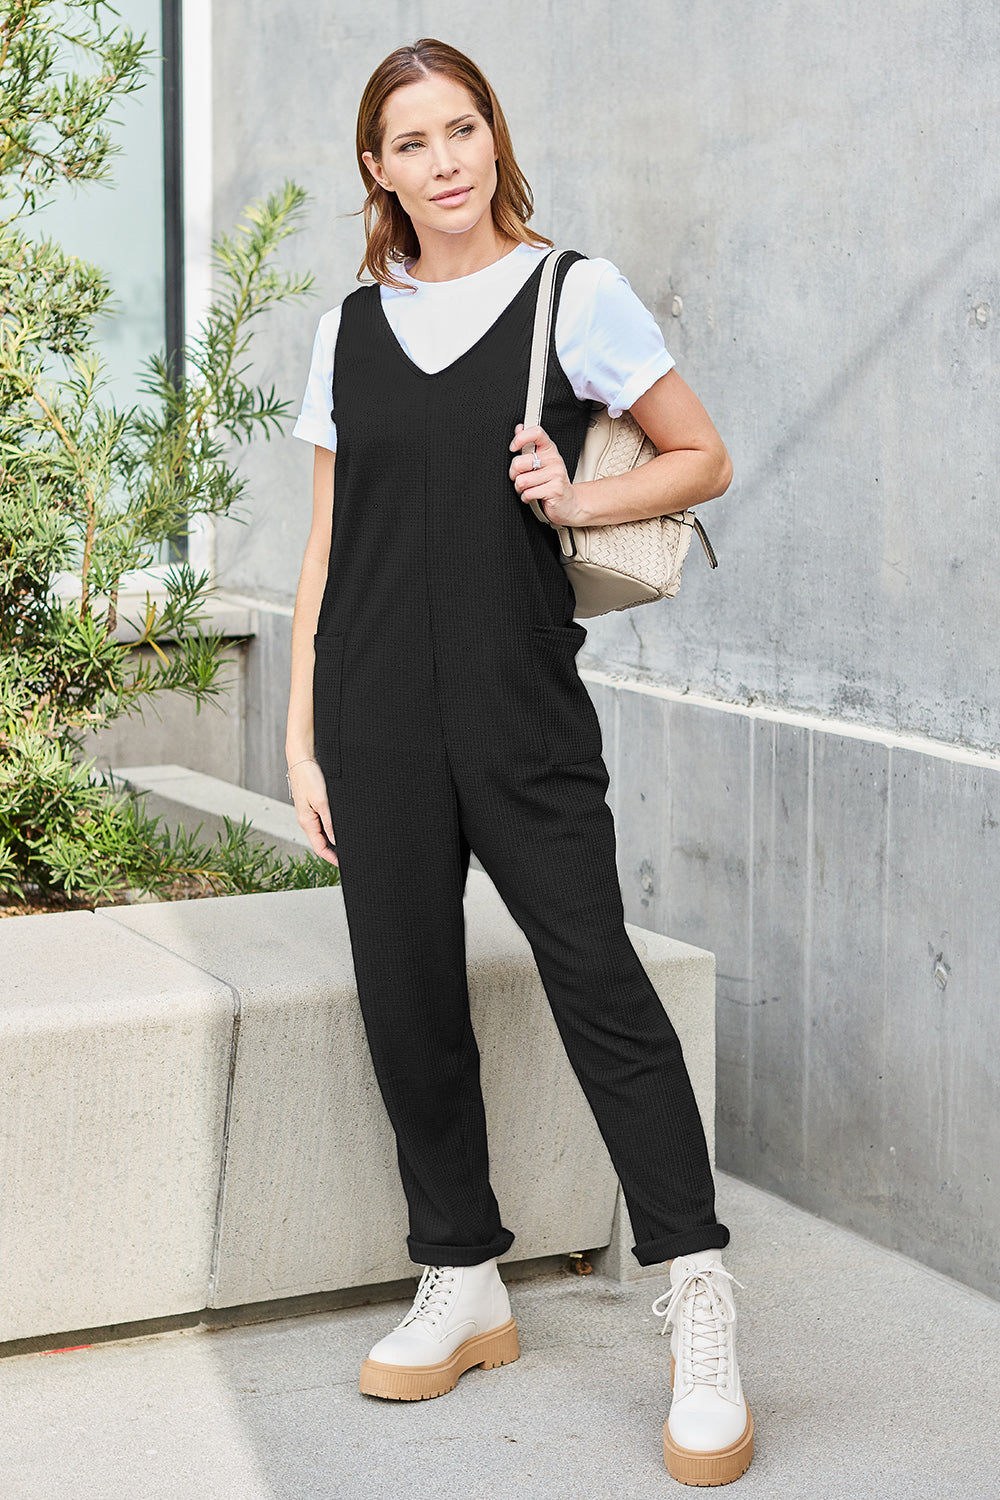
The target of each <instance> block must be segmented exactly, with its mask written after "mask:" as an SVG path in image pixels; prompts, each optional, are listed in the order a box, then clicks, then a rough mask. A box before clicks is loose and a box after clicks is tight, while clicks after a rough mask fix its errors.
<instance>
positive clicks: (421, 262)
mask: <svg viewBox="0 0 1000 1500" xmlns="http://www.w3.org/2000/svg"><path fill="white" fill-rule="evenodd" d="M418 238H419V241H420V254H419V256H418V257H417V259H416V260H415V261H414V263H413V265H412V266H411V267H410V275H411V276H412V277H413V279H414V281H457V280H458V279H459V277H461V276H472V275H473V274H474V272H476V271H484V270H485V269H486V267H487V266H491V265H493V263H494V261H498V260H500V258H501V257H502V256H504V255H506V254H508V252H509V251H511V250H513V249H514V247H515V246H516V245H517V243H518V242H517V240H511V239H508V238H507V236H506V235H504V234H501V233H500V231H499V230H498V229H497V228H496V227H495V225H494V223H493V220H492V218H491V217H490V216H488V215H487V216H485V217H484V219H482V220H480V222H479V223H478V224H477V225H475V227H474V228H473V229H470V230H469V231H468V232H467V233H466V234H438V233H435V232H434V231H433V230H432V231H423V232H421V233H420V234H419V235H418Z"/></svg>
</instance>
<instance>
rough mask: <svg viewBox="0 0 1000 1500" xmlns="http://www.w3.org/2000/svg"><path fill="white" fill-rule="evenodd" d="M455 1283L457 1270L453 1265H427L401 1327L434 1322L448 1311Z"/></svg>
mask: <svg viewBox="0 0 1000 1500" xmlns="http://www.w3.org/2000/svg"><path fill="white" fill-rule="evenodd" d="M454 1284H455V1271H454V1267H452V1266H425V1267H424V1272H423V1275H422V1276H421V1278H420V1280H419V1282H418V1283H417V1295H416V1296H415V1297H414V1299H413V1306H412V1307H411V1308H410V1310H409V1312H408V1313H407V1314H406V1317H405V1318H404V1319H403V1321H402V1323H400V1324H399V1327H400V1328H406V1327H407V1325H408V1324H410V1323H416V1322H418V1321H419V1322H421V1323H428V1324H432V1325H433V1324H434V1323H436V1322H437V1320H438V1318H440V1316H441V1314H442V1313H443V1312H445V1311H446V1309H447V1307H448V1305H449V1303H450V1301H451V1289H452V1287H453V1286H454Z"/></svg>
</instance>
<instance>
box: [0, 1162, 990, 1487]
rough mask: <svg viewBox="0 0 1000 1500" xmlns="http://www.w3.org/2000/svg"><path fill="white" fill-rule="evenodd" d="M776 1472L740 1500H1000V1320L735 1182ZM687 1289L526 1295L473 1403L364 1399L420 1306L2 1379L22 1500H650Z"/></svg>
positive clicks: (296, 1323) (763, 1474)
mask: <svg viewBox="0 0 1000 1500" xmlns="http://www.w3.org/2000/svg"><path fill="white" fill-rule="evenodd" d="M719 1207H720V1217H723V1218H724V1219H725V1220H726V1222H727V1223H729V1225H730V1228H731V1229H732V1231H733V1243H732V1245H731V1246H730V1249H729V1251H727V1252H726V1261H727V1264H728V1266H729V1268H730V1269H731V1270H732V1271H734V1272H735V1274H736V1275H737V1276H738V1277H739V1279H740V1281H742V1282H743V1283H744V1286H745V1289H744V1290H742V1291H741V1290H740V1289H739V1288H737V1289H736V1299H737V1308H738V1310H739V1324H738V1351H739V1358H740V1368H741V1371H742V1374H743V1379H744V1386H745V1388H746V1391H747V1395H748V1398H749V1400H750V1405H751V1409H752V1410H753V1413H754V1419H755V1422H756V1428H757V1454H756V1457H755V1459H754V1462H753V1464H752V1465H751V1467H750V1469H749V1471H748V1472H747V1474H746V1475H745V1476H744V1477H743V1478H742V1479H740V1480H738V1481H737V1483H736V1485H735V1486H734V1487H733V1488H732V1489H731V1490H729V1491H727V1493H731V1494H732V1495H733V1496H734V1500H736V1497H739V1500H855V1497H858V1500H894V1497H899V1500H924V1497H927V1500H930V1497H934V1500H1000V1304H998V1303H995V1302H991V1301H989V1300H988V1299H986V1298H984V1297H981V1296H979V1295H978V1294H976V1293H974V1292H970V1291H968V1290H966V1289H965V1288H963V1287H961V1286H959V1285H957V1284H956V1283H954V1282H950V1281H947V1280H945V1279H944V1278H942V1277H940V1276H937V1275H935V1274H934V1273H933V1272H930V1271H926V1270H924V1269H923V1268H922V1267H920V1266H917V1265H915V1264H914V1263H913V1262H911V1261H907V1260H904V1259H902V1258H901V1257H899V1256H895V1255H892V1254H890V1253H889V1252H887V1251H884V1250H880V1249H877V1248H876V1247H874V1246H872V1245H870V1244H868V1243H867V1242H866V1241H864V1240H861V1239H858V1238H856V1237H855V1236H853V1235H851V1234H848V1233H845V1232H844V1231H843V1230H840V1229H836V1228H834V1227H833V1226H831V1225H829V1224H826V1223H824V1222H823V1221H822V1220H819V1219H815V1218H812V1217H811V1216H810V1215H808V1214H804V1213H802V1212H800V1211H799V1210H798V1209H794V1208H791V1207H790V1206H789V1205H788V1204H785V1203H782V1202H781V1201H780V1200H778V1199H776V1198H772V1197H770V1196H769V1195H768V1194H766V1193H761V1192H758V1191H756V1190H755V1189H752V1188H748V1187H746V1186H745V1185H744V1184H741V1183H738V1182H736V1181H734V1180H733V1179H731V1178H727V1177H725V1176H723V1175H722V1174H720V1177H719ZM665 1285H666V1283H665V1282H662V1283H661V1281H660V1280H658V1279H656V1280H652V1281H643V1282H640V1283H638V1284H633V1285H631V1286H626V1287H622V1286H619V1285H617V1284H616V1283H613V1282H611V1281H608V1280H605V1279H604V1278H601V1277H598V1276H596V1275H595V1276H588V1277H570V1276H568V1275H561V1274H548V1275H545V1276H540V1277H538V1278H536V1279H533V1280H530V1281H526V1282H520V1283H518V1284H517V1285H516V1286H515V1287H514V1288H513V1302H514V1311H515V1314H516V1316H517V1319H518V1324H519V1328H520V1334H521V1347H522V1350H523V1353H522V1356H521V1358H520V1360H518V1361H517V1363H516V1364H513V1365H509V1366H507V1367H505V1368H503V1369H500V1370H493V1371H482V1370H473V1371H470V1372H469V1373H468V1374H467V1375H464V1376H463V1377H462V1379H461V1380H460V1382H459V1384H458V1387H457V1388H456V1389H455V1390H454V1391H452V1392H451V1393H450V1394H449V1395H447V1396H442V1397H439V1398H438V1399H437V1400H434V1401H426V1402H419V1403H412V1404H410V1403H399V1404H396V1403H387V1402H381V1401H378V1400H375V1399H372V1398H369V1397H363V1396H360V1395H359V1394H358V1393H357V1371H358V1364H359V1361H360V1360H361V1358H363V1356H364V1355H365V1354H366V1353H367V1351H368V1348H369V1346H370V1345H371V1344H372V1343H373V1342H374V1341H375V1339H377V1338H379V1337H380V1336H381V1335H382V1333H384V1332H385V1331H386V1330H387V1329H388V1328H389V1327H390V1326H391V1324H392V1323H393V1322H395V1321H396V1320H397V1317H398V1316H399V1314H400V1313H401V1312H402V1310H403V1307H404V1305H405V1304H402V1303H400V1304H383V1305H382V1306H381V1307H367V1308H355V1309H349V1310H347V1311H342V1312H335V1313H320V1314H313V1315H310V1316H307V1317H300V1318H292V1319H288V1320H286V1321H283V1322H278V1323H269V1324H264V1325H258V1326H256V1327H248V1328H237V1329H229V1330H226V1331H223V1332H215V1333H207V1332H204V1331H195V1332H183V1333H169V1334H163V1335H159V1336H156V1337H150V1338H143V1339H137V1340H133V1341H131V1342H128V1343H124V1344H113V1345H103V1346H99V1347H94V1348H92V1349H86V1350H81V1351H79V1352H75V1353H63V1354H46V1355H38V1354H29V1355H20V1356H17V1357H15V1358H10V1359H7V1360H3V1361H0V1404H2V1408H3V1412H4V1421H3V1424H2V1430H3V1435H2V1437H0V1476H2V1478H0V1494H2V1496H3V1497H4V1500H62V1497H63V1496H66V1497H73V1500H326V1497H337V1500H340V1497H343V1500H382V1497H387V1500H388V1497H391V1500H514V1497H522V1496H525V1497H545V1500H548V1497H552V1500H578V1497H579V1500H618V1497H621V1500H625V1497H628V1500H647V1497H651V1496H658V1495H663V1496H671V1495H672V1496H679V1495H681V1494H684V1493H694V1491H689V1490H685V1489H683V1488H682V1487H681V1486H679V1485H677V1484H675V1483H674V1481H673V1480H671V1479H670V1477H669V1475H668V1474H667V1472H666V1470H665V1469H664V1467H663V1457H662V1448H661V1438H660V1433H661V1427H662V1423H663V1419H664V1416H665V1415H666V1407H667V1372H668V1367H669V1358H668V1344H667V1340H666V1339H661V1338H659V1337H658V1329H659V1327H660V1323H659V1320H658V1319H656V1318H654V1317H653V1315H652V1313H651V1311H650V1303H651V1301H652V1300H653V1298H654V1297H655V1296H656V1295H657V1294H658V1293H659V1292H660V1291H662V1290H663V1289H664V1287H665Z"/></svg>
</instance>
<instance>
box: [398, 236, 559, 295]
mask: <svg viewBox="0 0 1000 1500" xmlns="http://www.w3.org/2000/svg"><path fill="white" fill-rule="evenodd" d="M544 248H545V247H544V246H543V245H528V244H526V243H525V241H524V240H520V241H519V242H518V243H517V244H516V245H515V246H514V248H513V250H508V251H507V253H506V255H501V256H500V258H499V260H494V261H491V262H490V264H489V265H488V266H480V268H479V270H478V271H470V272H469V273H468V275H467V276H451V277H449V278H448V280H446V281H418V280H417V278H416V277H415V276H411V275H410V265H412V264H413V262H412V261H411V262H404V264H403V266H402V274H403V275H404V276H405V277H406V280H407V282H408V283H409V285H410V286H411V287H413V288H414V290H415V291H419V292H428V291H430V292H433V290H434V288H435V287H455V286H459V285H463V286H464V285H467V284H469V283H471V282H474V281H476V280H477V279H478V278H479V277H486V276H488V275H489V274H490V272H491V271H494V272H498V271H499V268H500V267H501V266H505V265H506V264H507V262H508V261H512V260H514V259H515V258H517V257H518V256H521V258H522V259H523V254H522V252H524V251H539V250H544ZM382 290H383V291H384V292H390V293H391V292H396V291H402V290H403V288H402V287H387V286H386V285H385V284H384V283H383V286H382Z"/></svg>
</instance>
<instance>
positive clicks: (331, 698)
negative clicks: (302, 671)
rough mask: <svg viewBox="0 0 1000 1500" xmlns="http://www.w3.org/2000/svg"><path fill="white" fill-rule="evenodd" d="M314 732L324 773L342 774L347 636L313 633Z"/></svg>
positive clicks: (327, 774) (317, 753) (318, 756)
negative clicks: (341, 758)
mask: <svg viewBox="0 0 1000 1500" xmlns="http://www.w3.org/2000/svg"><path fill="white" fill-rule="evenodd" d="M313 646H314V647H315V652H316V661H315V664H314V666H313V734H314V737H315V744H316V759H317V760H318V761H319V763H320V766H321V767H322V770H323V774H324V775H325V776H339V775H340V710H341V698H342V688H343V678H344V637H343V636H342V635H317V636H314V637H313Z"/></svg>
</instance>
